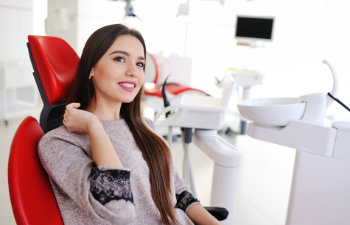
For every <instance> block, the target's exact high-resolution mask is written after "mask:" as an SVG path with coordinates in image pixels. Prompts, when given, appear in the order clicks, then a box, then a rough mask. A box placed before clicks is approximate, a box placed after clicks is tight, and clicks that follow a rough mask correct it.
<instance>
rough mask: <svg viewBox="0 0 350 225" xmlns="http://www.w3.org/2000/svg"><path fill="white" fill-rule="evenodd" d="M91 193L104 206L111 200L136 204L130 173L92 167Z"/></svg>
mask: <svg viewBox="0 0 350 225" xmlns="http://www.w3.org/2000/svg"><path fill="white" fill-rule="evenodd" d="M89 177H90V191H91V193H92V195H93V196H94V198H95V199H96V200H97V201H99V202H100V203H101V204H102V205H104V204H106V203H107V202H109V201H111V200H121V199H122V200H125V201H130V202H132V203H134V199H133V195H132V192H131V186H130V171H125V170H118V169H115V170H100V169H99V168H97V166H96V165H93V166H92V169H91V173H90V176H89Z"/></svg>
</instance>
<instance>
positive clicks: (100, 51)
mask: <svg viewBox="0 0 350 225" xmlns="http://www.w3.org/2000/svg"><path fill="white" fill-rule="evenodd" d="M120 35H132V36H134V37H136V38H137V39H138V40H139V41H140V42H141V43H142V45H143V48H144V56H145V58H146V45H145V42H144V39H143V37H142V35H141V34H140V33H139V32H138V31H136V30H133V29H129V28H128V27H126V26H124V25H121V24H114V25H109V26H105V27H102V28H100V29H98V30H97V31H95V32H94V33H93V34H92V35H91V36H90V37H89V39H88V40H87V42H86V44H85V47H84V49H83V53H82V55H81V59H80V61H79V66H78V70H77V76H76V79H77V80H76V84H77V87H76V90H75V91H74V93H75V95H74V96H73V97H72V101H75V102H79V103H80V104H81V108H82V109H88V108H89V106H91V104H92V101H93V99H94V96H95V89H94V86H93V83H92V81H91V80H89V74H90V71H91V69H92V68H93V67H94V66H95V65H96V63H97V62H98V60H99V59H100V58H101V57H102V56H103V55H104V53H105V52H106V51H107V50H108V49H109V47H110V46H111V45H112V44H113V42H114V41H115V40H116V39H117V38H118V37H119V36H120ZM141 98H142V88H141V90H140V91H139V93H138V94H137V95H136V97H135V99H134V100H133V101H132V102H130V103H123V104H122V106H121V109H120V116H121V117H122V118H123V119H124V120H125V122H126V123H127V125H128V127H129V129H130V131H131V133H132V135H133V137H134V139H135V141H136V143H137V145H138V147H139V148H140V150H141V152H142V155H143V158H144V159H145V161H146V162H147V165H148V168H149V171H150V177H149V179H150V183H151V192H152V198H153V201H154V203H155V205H156V206H157V208H158V209H159V212H160V215H161V218H162V220H163V222H164V223H165V224H167V225H170V224H171V222H173V223H178V222H177V220H176V217H175V210H174V206H173V204H172V197H171V185H170V182H171V180H170V161H171V156H170V150H169V148H168V146H167V145H166V143H165V142H164V141H163V140H162V139H161V138H160V137H159V136H158V135H156V134H155V133H154V132H153V131H151V130H150V129H149V128H148V127H147V126H146V125H145V124H144V121H143V119H142V116H141Z"/></svg>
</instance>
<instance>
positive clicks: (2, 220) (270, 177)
mask: <svg viewBox="0 0 350 225" xmlns="http://www.w3.org/2000/svg"><path fill="white" fill-rule="evenodd" d="M21 120H22V118H18V119H12V120H10V121H9V125H8V126H7V127H6V126H5V125H4V123H3V121H0V122H1V123H0V146H1V151H0V196H1V203H0V225H12V224H15V221H14V218H13V214H12V210H11V205H10V200H9V194H8V184H7V160H8V155H9V148H10V142H11V140H12V137H13V134H14V132H15V130H16V128H17V127H18V125H19V123H20V122H21ZM224 137H225V138H226V139H227V140H228V141H230V142H231V143H232V144H234V145H235V146H237V147H238V149H239V150H240V151H241V152H242V155H243V158H242V165H241V168H240V177H239V184H238V186H239V189H238V195H237V201H236V212H235V219H234V221H235V223H234V224H235V225H283V224H284V220H285V216H286V209H287V202H288V196H289V188H290V179H291V175H292V168H293V162H294V154H295V151H294V150H293V149H289V148H285V147H281V146H277V145H274V144H270V143H265V142H262V141H258V140H254V139H252V138H250V137H248V136H235V135H224ZM181 146H182V145H181V143H180V140H179V141H177V142H175V143H173V145H172V152H173V157H174V162H175V167H176V168H177V170H178V172H179V174H181V173H182V157H183V150H182V147H181ZM191 159H192V166H193V170H194V177H195V182H196V186H197V192H198V198H199V199H200V200H201V202H202V204H203V205H209V199H210V188H211V177H212V169H213V162H212V161H211V160H210V159H209V158H208V157H207V156H206V155H205V154H204V153H202V152H201V151H200V150H199V149H198V148H197V147H196V146H195V145H193V146H192V147H191Z"/></svg>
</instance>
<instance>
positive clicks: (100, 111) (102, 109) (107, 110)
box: [89, 99, 122, 121]
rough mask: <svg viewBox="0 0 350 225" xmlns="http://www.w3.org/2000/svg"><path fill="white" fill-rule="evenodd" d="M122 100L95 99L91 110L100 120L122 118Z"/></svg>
mask: <svg viewBox="0 0 350 225" xmlns="http://www.w3.org/2000/svg"><path fill="white" fill-rule="evenodd" d="M121 106H122V103H121V102H106V101H96V99H94V100H93V104H91V107H89V111H90V112H92V113H93V114H95V115H96V116H97V117H98V118H99V120H100V121H108V120H120V119H121V118H120V108H121Z"/></svg>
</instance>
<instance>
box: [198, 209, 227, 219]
mask: <svg viewBox="0 0 350 225" xmlns="http://www.w3.org/2000/svg"><path fill="white" fill-rule="evenodd" d="M204 208H205V209H206V210H207V211H208V212H209V213H210V214H211V215H212V216H214V217H215V218H216V219H217V220H219V221H222V220H225V219H226V218H227V216H228V210H227V209H225V208H222V207H204Z"/></svg>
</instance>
